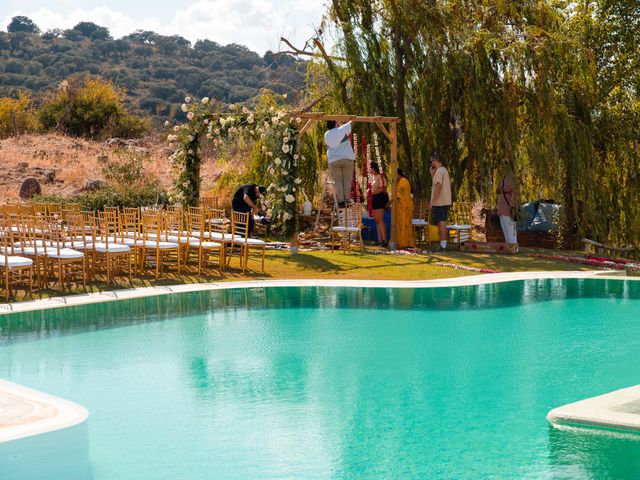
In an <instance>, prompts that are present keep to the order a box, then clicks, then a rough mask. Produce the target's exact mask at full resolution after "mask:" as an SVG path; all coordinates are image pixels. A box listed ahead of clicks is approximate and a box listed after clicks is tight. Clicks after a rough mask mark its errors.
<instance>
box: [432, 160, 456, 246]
mask: <svg viewBox="0 0 640 480" xmlns="http://www.w3.org/2000/svg"><path fill="white" fill-rule="evenodd" d="M431 166H432V167H433V168H435V171H434V173H433V179H432V181H431V182H432V183H431V202H430V203H429V209H430V210H431V222H432V223H433V224H435V225H437V226H438V231H439V233H440V246H439V247H438V249H437V250H436V251H438V252H445V251H446V250H447V224H446V222H447V217H448V216H449V208H450V207H451V181H450V180H449V172H448V171H447V169H446V168H444V166H443V165H442V159H441V158H440V155H438V154H433V155H431Z"/></svg>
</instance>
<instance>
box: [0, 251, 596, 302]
mask: <svg viewBox="0 0 640 480" xmlns="http://www.w3.org/2000/svg"><path fill="white" fill-rule="evenodd" d="M375 252H378V253H375ZM380 252H382V250H380V249H378V250H376V249H368V250H367V252H366V253H359V252H357V251H354V252H352V253H341V252H337V251H336V252H330V251H308V252H307V251H303V252H301V253H299V254H298V255H291V254H290V253H289V252H288V251H267V255H266V261H265V273H262V272H259V271H256V270H251V271H247V272H246V273H245V274H243V273H242V271H241V270H239V269H238V268H237V261H234V262H232V264H231V268H230V269H228V270H226V271H225V272H224V275H223V276H222V277H221V276H219V275H217V274H204V275H197V274H196V273H195V272H194V271H193V269H192V268H191V267H190V270H189V271H187V272H183V274H182V275H181V276H178V275H176V274H175V273H171V272H168V273H167V274H165V275H164V276H163V277H161V278H159V279H157V280H156V279H155V277H153V276H148V275H147V276H143V277H138V278H134V279H133V282H132V285H129V282H128V281H127V280H126V279H123V278H120V279H117V282H118V283H116V284H112V285H107V284H105V283H104V282H102V281H100V280H95V281H92V282H90V283H89V284H88V285H87V291H88V292H99V291H109V290H117V289H121V288H130V287H131V286H133V287H150V286H162V285H165V286H166V285H177V284H183V283H208V282H233V281H242V280H281V279H316V278H317V279H343V280H364V281H366V280H435V279H441V278H453V277H461V276H467V275H477V273H475V272H468V271H464V270H456V269H453V268H447V267H441V266H438V265H436V263H437V262H443V263H454V264H457V265H463V266H469V267H476V268H481V269H491V270H496V271H498V272H524V271H570V270H594V268H592V267H588V266H583V265H577V264H573V263H568V262H562V261H558V260H546V259H541V258H532V257H527V256H526V255H525V253H546V254H551V253H553V254H566V255H575V256H579V255H581V254H580V252H560V251H553V252H551V251H549V250H532V249H525V250H524V252H522V253H519V254H516V255H504V254H503V255H499V254H479V253H463V252H457V251H450V252H446V253H445V254H429V255H426V254H421V255H397V254H396V255H387V254H382V253H380ZM249 266H250V268H253V269H259V263H256V262H252V263H250V265H249ZM363 285H365V284H364V283H363ZM72 293H83V290H82V288H81V287H76V286H73V285H72V288H71V290H66V291H64V292H59V291H56V290H44V291H36V292H34V298H47V297H51V296H59V295H62V294H64V295H67V294H72ZM28 299H29V297H28V296H27V295H26V292H24V291H20V290H19V291H18V293H17V295H16V300H17V301H21V300H28ZM2 301H4V299H2V300H0V302H2Z"/></svg>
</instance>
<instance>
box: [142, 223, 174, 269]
mask: <svg viewBox="0 0 640 480" xmlns="http://www.w3.org/2000/svg"><path fill="white" fill-rule="evenodd" d="M141 229H142V240H143V245H144V248H143V251H142V263H143V265H146V262H147V259H148V258H149V257H150V256H151V257H153V258H154V260H155V265H156V266H155V275H156V278H158V277H159V276H160V272H161V271H162V270H163V269H164V266H165V265H166V264H167V263H170V259H171V258H172V257H173V258H174V259H175V264H176V265H177V269H178V275H179V274H180V273H181V271H182V266H181V262H180V257H181V254H182V252H181V248H180V244H179V243H178V242H171V241H165V240H162V238H167V237H168V234H167V233H166V231H165V230H164V221H163V214H162V213H161V212H153V213H151V212H145V213H143V214H142V221H141Z"/></svg>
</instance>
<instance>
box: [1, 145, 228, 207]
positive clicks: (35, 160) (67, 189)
mask: <svg viewBox="0 0 640 480" xmlns="http://www.w3.org/2000/svg"><path fill="white" fill-rule="evenodd" d="M122 149H131V150H135V151H138V152H141V153H145V154H148V155H149V157H148V158H149V160H148V162H147V163H146V165H145V171H146V175H147V177H148V178H149V179H155V180H157V181H159V182H160V184H161V185H162V186H164V187H168V186H169V185H170V184H171V175H170V171H169V160H168V158H169V156H170V155H171V154H172V153H173V149H172V148H171V146H170V145H169V144H168V143H167V142H166V141H165V140H164V139H163V138H161V137H160V136H152V137H148V138H145V139H142V140H134V141H131V140H130V141H127V142H126V143H125V142H124V141H117V139H116V140H113V139H112V140H111V141H108V142H93V141H88V140H84V139H81V138H71V137H66V136H62V135H57V134H45V135H22V136H19V137H11V138H7V139H4V140H0V201H3V200H17V199H18V192H19V191H20V184H21V183H22V180H24V179H25V178H26V177H29V176H34V177H36V178H37V179H38V180H39V181H40V184H41V185H42V193H43V194H45V195H49V194H60V195H63V196H72V195H74V194H76V193H79V192H81V191H82V189H83V188H84V187H85V185H86V182H87V180H89V179H93V180H96V179H103V175H102V165H103V164H104V162H105V161H107V160H108V159H112V158H114V157H115V153H116V151H118V150H122ZM204 153H205V158H204V160H205V161H204V164H203V169H202V178H203V191H204V192H205V193H206V192H207V191H208V190H211V189H212V188H213V186H214V184H215V181H216V180H217V179H218V178H219V177H220V175H221V174H222V173H223V172H224V171H225V170H228V169H237V168H239V164H238V162H225V163H220V164H217V163H216V162H215V161H214V158H213V153H212V152H210V151H205V152H204Z"/></svg>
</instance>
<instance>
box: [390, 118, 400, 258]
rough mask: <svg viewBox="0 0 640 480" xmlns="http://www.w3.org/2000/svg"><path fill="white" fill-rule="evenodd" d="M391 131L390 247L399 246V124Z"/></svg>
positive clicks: (391, 248) (393, 248) (393, 124)
mask: <svg viewBox="0 0 640 480" xmlns="http://www.w3.org/2000/svg"><path fill="white" fill-rule="evenodd" d="M390 127H391V131H390V132H389V133H390V134H391V139H390V140H391V241H390V242H389V249H390V250H395V249H396V248H398V223H397V222H398V202H397V200H396V196H397V194H398V125H397V124H395V123H392V124H391V125H390Z"/></svg>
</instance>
